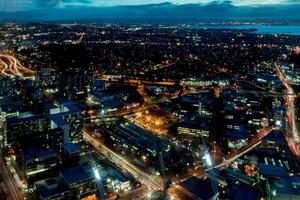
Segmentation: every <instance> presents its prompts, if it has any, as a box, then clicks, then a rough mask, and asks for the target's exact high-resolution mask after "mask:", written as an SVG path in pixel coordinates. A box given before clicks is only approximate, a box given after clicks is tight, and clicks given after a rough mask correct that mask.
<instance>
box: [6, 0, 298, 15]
mask: <svg viewBox="0 0 300 200" xmlns="http://www.w3.org/2000/svg"><path fill="white" fill-rule="evenodd" d="M166 1H168V2H170V3H174V4H186V3H200V4H208V3H212V2H214V3H216V2H218V3H224V2H231V4H232V5H235V6H259V5H274V4H284V5H287V4H300V1H298V0H263V1H262V0H232V1H225V0H220V1H216V0H0V12H1V11H6V12H16V11H28V10H38V9H40V8H43V9H45V8H63V9H64V8H69V7H103V6H118V5H141V4H151V3H163V2H166Z"/></svg>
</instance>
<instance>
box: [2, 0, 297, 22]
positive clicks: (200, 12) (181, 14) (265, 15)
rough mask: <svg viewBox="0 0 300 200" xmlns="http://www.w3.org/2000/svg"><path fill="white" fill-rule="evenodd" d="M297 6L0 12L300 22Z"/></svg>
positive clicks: (22, 16) (40, 17)
mask: <svg viewBox="0 0 300 200" xmlns="http://www.w3.org/2000/svg"><path fill="white" fill-rule="evenodd" d="M299 11H300V4H289V5H270V6H233V5H232V4H231V3H230V2H226V1H225V2H223V3H218V2H214V3H210V4H184V5H177V4H172V3H161V4H147V5H132V6H115V7H98V8H95V7H94V8H77V7H68V8H63V9H61V8H45V7H41V8H39V9H36V10H32V11H20V12H0V21H7V20H12V19H14V20H17V21H24V22H32V21H53V20H55V21H56V20H93V21H97V20H116V21H118V20H121V21H126V20H134V21H138V20H145V21H173V20H174V21H175V20H176V21H180V20H181V21H199V20H202V21H226V20H231V21H232V20H237V21H239V20H250V21H253V20H269V21H272V20H275V21H280V20H285V21H288V20H292V21H297V20H300V12H299Z"/></svg>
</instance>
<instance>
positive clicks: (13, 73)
mask: <svg viewBox="0 0 300 200" xmlns="http://www.w3.org/2000/svg"><path fill="white" fill-rule="evenodd" d="M0 72H1V74H0V75H2V76H5V77H10V78H15V77H17V76H18V77H21V78H22V79H33V78H34V75H35V73H36V71H34V70H32V69H29V68H27V67H24V66H23V65H22V64H21V63H20V62H19V60H18V59H17V58H15V57H14V56H11V55H8V54H1V53H0Z"/></svg>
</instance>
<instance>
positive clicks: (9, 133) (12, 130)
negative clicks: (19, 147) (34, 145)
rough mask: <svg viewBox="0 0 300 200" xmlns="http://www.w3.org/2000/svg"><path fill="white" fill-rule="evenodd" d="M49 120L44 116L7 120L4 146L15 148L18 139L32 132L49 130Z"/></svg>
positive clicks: (24, 116) (29, 115) (27, 115)
mask: <svg viewBox="0 0 300 200" xmlns="http://www.w3.org/2000/svg"><path fill="white" fill-rule="evenodd" d="M49 125H50V123H49V120H48V118H47V117H46V116H44V115H32V114H25V115H21V114H20V115H19V116H18V117H14V118H8V119H7V120H6V130H5V134H4V145H5V146H11V145H12V146H14V145H15V144H16V142H17V138H18V137H21V136H24V135H27V134H30V133H32V132H41V131H45V130H48V129H49Z"/></svg>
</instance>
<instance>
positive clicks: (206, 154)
mask: <svg viewBox="0 0 300 200" xmlns="http://www.w3.org/2000/svg"><path fill="white" fill-rule="evenodd" d="M204 159H205V161H206V164H207V165H208V166H209V167H211V166H212V162H211V158H210V155H209V153H207V152H206V153H205V155H204Z"/></svg>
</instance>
